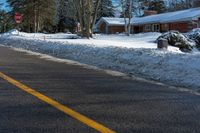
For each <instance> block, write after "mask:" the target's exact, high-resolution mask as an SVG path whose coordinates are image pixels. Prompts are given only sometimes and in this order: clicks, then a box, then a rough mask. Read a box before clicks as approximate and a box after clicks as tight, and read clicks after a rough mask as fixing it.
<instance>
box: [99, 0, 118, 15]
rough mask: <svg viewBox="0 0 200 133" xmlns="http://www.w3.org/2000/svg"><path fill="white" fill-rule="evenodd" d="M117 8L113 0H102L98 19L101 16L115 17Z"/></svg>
mask: <svg viewBox="0 0 200 133" xmlns="http://www.w3.org/2000/svg"><path fill="white" fill-rule="evenodd" d="M114 16H115V9H114V6H113V3H112V0H101V3H100V5H99V11H98V19H100V18H101V17H114Z"/></svg>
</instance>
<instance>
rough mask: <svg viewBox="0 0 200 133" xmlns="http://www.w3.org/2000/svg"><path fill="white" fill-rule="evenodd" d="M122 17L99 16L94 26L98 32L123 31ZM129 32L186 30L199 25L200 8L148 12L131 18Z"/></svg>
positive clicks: (112, 32) (111, 32) (113, 32)
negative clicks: (155, 12)
mask: <svg viewBox="0 0 200 133" xmlns="http://www.w3.org/2000/svg"><path fill="white" fill-rule="evenodd" d="M124 25H125V22H124V19H123V18H105V17H103V18H101V19H100V20H99V21H98V22H97V24H96V28H97V29H98V31H99V32H100V33H105V34H115V33H122V32H124ZM131 25H132V27H131V32H132V33H140V32H166V31H169V30H178V31H180V32H187V31H190V30H192V29H194V28H199V27H200V8H191V9H187V10H182V11H176V12H168V13H162V14H153V15H152V14H149V16H145V17H140V18H133V19H132V20H131Z"/></svg>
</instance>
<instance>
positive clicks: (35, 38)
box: [0, 32, 200, 90]
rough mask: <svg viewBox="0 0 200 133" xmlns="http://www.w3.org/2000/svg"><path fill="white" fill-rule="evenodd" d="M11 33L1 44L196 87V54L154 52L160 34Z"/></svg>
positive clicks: (199, 62) (199, 71)
mask: <svg viewBox="0 0 200 133" xmlns="http://www.w3.org/2000/svg"><path fill="white" fill-rule="evenodd" d="M15 33H17V32H14V34H12V32H9V33H5V34H1V37H0V42H1V44H2V45H5V46H11V47H15V48H22V49H25V50H29V51H34V52H38V53H43V54H48V55H52V56H55V57H59V58H62V59H70V60H74V61H78V62H81V63H85V64H88V65H93V66H96V67H99V68H102V69H110V70H116V71H120V72H123V73H126V74H128V75H130V76H131V75H135V76H139V77H142V78H146V79H153V80H156V81H160V82H162V83H166V84H170V85H174V86H179V87H189V88H191V89H194V90H196V89H198V88H199V87H200V79H199V77H200V53H199V52H193V53H189V54H188V53H182V52H181V51H179V50H178V48H175V47H169V50H158V49H157V48H156V47H157V45H156V43H154V41H155V40H156V38H157V37H158V36H159V35H160V33H145V34H136V35H131V36H125V35H123V34H119V35H95V38H93V39H79V38H78V37H77V36H76V35H73V34H64V33H58V34H29V33H23V32H19V33H17V34H15ZM68 38H78V39H68Z"/></svg>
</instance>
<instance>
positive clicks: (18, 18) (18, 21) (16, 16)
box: [15, 13, 22, 24]
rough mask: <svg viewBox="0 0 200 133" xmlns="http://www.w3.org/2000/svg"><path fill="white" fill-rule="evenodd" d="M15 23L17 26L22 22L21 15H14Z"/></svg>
mask: <svg viewBox="0 0 200 133" xmlns="http://www.w3.org/2000/svg"><path fill="white" fill-rule="evenodd" d="M15 22H16V23H18V24H19V23H21V22H22V14H21V13H15Z"/></svg>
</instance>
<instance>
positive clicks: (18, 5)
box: [7, 0, 56, 32]
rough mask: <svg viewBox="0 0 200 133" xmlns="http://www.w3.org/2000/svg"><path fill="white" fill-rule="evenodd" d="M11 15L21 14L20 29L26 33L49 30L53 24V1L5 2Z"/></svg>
mask: <svg viewBox="0 0 200 133" xmlns="http://www.w3.org/2000/svg"><path fill="white" fill-rule="evenodd" d="M7 2H8V3H9V4H10V6H11V7H12V13H13V15H14V13H15V12H19V13H21V14H23V22H22V24H21V28H22V29H23V30H24V31H28V32H39V31H41V30H43V29H46V28H47V29H50V27H52V26H53V25H54V24H55V21H54V20H55V13H56V12H55V10H56V9H55V5H56V4H55V0H45V1H44V0H20V1H19V0H7Z"/></svg>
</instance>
